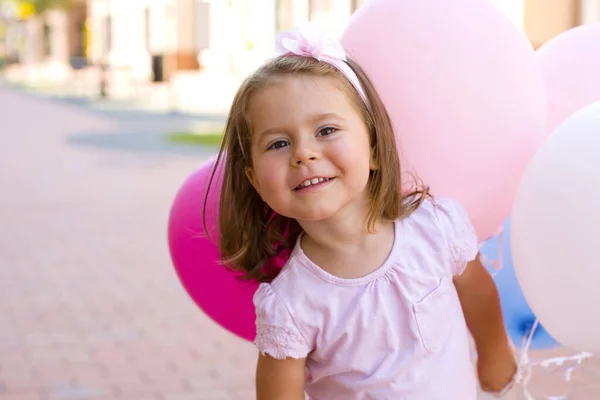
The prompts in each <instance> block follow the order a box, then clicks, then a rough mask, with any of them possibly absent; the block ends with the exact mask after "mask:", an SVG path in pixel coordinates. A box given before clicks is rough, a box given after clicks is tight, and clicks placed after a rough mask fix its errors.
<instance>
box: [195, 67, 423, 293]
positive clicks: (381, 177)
mask: <svg viewBox="0 0 600 400" xmlns="http://www.w3.org/2000/svg"><path fill="white" fill-rule="evenodd" d="M347 63H348V65H349V66H350V68H352V70H353V71H354V72H355V73H356V75H357V77H358V79H359V81H360V83H361V86H362V87H363V89H364V91H365V94H366V96H367V100H368V104H369V105H368V106H367V105H366V104H365V102H364V101H363V100H362V99H361V97H360V95H359V94H358V92H357V91H356V90H355V89H354V87H353V86H352V84H351V83H350V82H349V81H348V80H347V79H346V78H345V77H344V76H343V75H342V74H341V73H340V72H339V71H338V70H337V69H336V68H335V67H333V66H331V65H329V64H327V63H325V62H319V61H317V60H315V59H314V58H310V57H300V56H283V57H278V58H274V59H272V60H269V61H267V62H266V63H265V64H264V65H263V66H261V67H260V68H259V69H258V70H257V71H256V72H254V73H253V74H252V75H251V76H250V77H248V78H247V79H246V80H245V81H244V82H243V83H242V85H241V87H240V88H239V89H238V92H237V94H236V95H235V98H234V100H233V104H232V106H231V111H230V113H229V117H228V120H227V124H226V127H225V133H224V137H223V142H222V144H221V148H220V151H219V155H218V158H217V164H216V165H217V167H218V166H219V164H220V163H221V162H222V161H223V160H224V162H225V165H224V167H225V168H224V174H223V186H222V189H221V200H220V205H219V226H220V243H219V250H220V253H221V257H222V262H223V263H224V264H225V265H227V266H229V267H231V268H233V269H234V270H237V271H242V272H245V277H246V278H248V279H255V280H257V281H259V282H264V281H269V280H272V279H273V278H274V277H275V276H276V275H277V273H278V272H279V270H278V268H276V267H271V266H270V265H271V263H270V260H271V259H272V258H273V257H274V256H276V255H277V254H279V253H280V252H282V251H286V250H288V251H289V250H291V249H292V248H293V246H294V245H295V242H296V240H297V238H298V235H299V234H300V233H301V232H302V228H301V227H300V225H299V224H298V223H297V222H296V220H294V219H291V218H287V217H283V216H281V215H279V214H276V213H275V212H274V211H273V210H272V209H271V208H270V207H269V206H268V205H267V204H266V203H265V202H264V201H263V200H262V199H261V197H260V196H259V194H258V192H257V191H256V190H255V189H254V187H253V186H252V185H251V183H250V181H249V180H248V178H247V176H246V174H245V171H246V168H248V167H252V158H251V152H250V146H251V142H250V139H251V134H252V132H251V124H250V115H249V114H248V107H249V105H250V101H251V100H252V96H253V95H254V94H255V93H257V92H258V91H259V90H261V89H262V88H264V87H266V86H268V85H270V84H272V83H273V82H274V81H275V79H278V78H281V77H285V76H291V75H295V76H298V75H305V76H311V75H313V76H315V75H316V76H331V77H335V78H337V79H338V81H339V82H340V83H341V85H342V87H343V89H344V90H345V91H346V92H347V93H348V94H349V95H350V96H352V97H353V99H354V101H355V104H356V106H357V107H358V109H359V110H361V113H362V117H363V119H364V121H365V124H366V126H367V128H368V131H369V135H370V144H371V151H372V154H373V159H374V162H375V164H376V165H377V167H378V168H377V169H376V170H374V171H371V175H370V178H369V182H368V191H369V194H370V197H371V208H370V211H369V214H368V219H367V221H366V222H367V226H368V228H369V230H372V229H373V228H374V226H375V223H376V222H377V221H379V220H395V219H399V218H405V217H407V216H408V215H410V214H411V213H412V212H413V211H414V210H416V209H417V208H418V207H419V206H420V205H421V203H422V201H423V200H424V198H425V197H426V196H428V195H429V190H428V188H427V187H422V186H420V185H415V186H414V187H413V190H412V191H411V192H410V193H408V194H406V195H404V194H403V193H402V182H401V172H400V160H399V156H398V151H397V147H396V140H395V136H394V131H393V127H392V123H391V121H390V118H389V115H388V113H387V111H386V109H385V106H384V105H383V102H382V100H381V99H380V97H379V95H378V94H377V92H376V91H375V88H374V87H373V84H372V83H371V81H370V80H369V78H368V77H367V75H366V74H365V72H364V71H363V70H362V69H361V68H360V66H359V65H358V64H356V63H355V62H353V61H352V60H350V59H349V60H348V61H347ZM217 167H215V170H214V171H213V174H212V176H211V181H210V184H209V190H210V185H212V181H213V178H214V176H215V172H216V171H217ZM415 183H416V182H415ZM207 197H208V194H207ZM204 211H205V212H206V199H205V201H204ZM205 230H206V224H205Z"/></svg>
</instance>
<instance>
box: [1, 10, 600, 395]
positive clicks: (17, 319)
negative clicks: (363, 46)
mask: <svg viewBox="0 0 600 400" xmlns="http://www.w3.org/2000/svg"><path fill="white" fill-rule="evenodd" d="M363 1H364V0H252V1H251V0H204V1H200V0H35V1H33V0H32V1H20V0H0V112H1V115H2V119H1V120H0V123H1V124H2V125H1V127H2V129H1V134H0V400H9V399H10V400H14V399H20V400H42V399H127V400H196V399H197V400H200V399H203V400H232V399H236V400H237V399H240V400H249V399H253V398H254V391H253V379H254V364H255V358H256V352H255V350H254V348H253V346H252V344H250V343H249V342H246V341H244V340H242V339H240V338H237V337H235V336H233V335H232V334H230V333H229V332H227V331H225V330H224V329H222V328H220V327H219V326H217V325H216V324H215V323H213V322H212V321H211V320H210V319H209V318H208V317H206V316H205V315H204V314H203V313H202V312H201V311H200V310H199V309H198V308H197V307H196V306H195V305H194V304H193V302H192V300H190V298H189V297H188V295H187V294H186V292H185V290H184V289H183V288H182V286H181V284H180V283H179V281H178V278H177V276H176V274H175V271H174V268H173V266H172V264H171V260H170V257H169V253H168V248H167V233H166V227H167V220H168V214H169V209H170V206H171V204H172V201H173V199H174V197H175V194H176V192H177V190H178V188H180V187H181V185H182V183H183V182H184V180H185V179H186V178H187V177H188V176H189V175H190V173H191V172H192V171H193V170H195V169H196V168H197V167H198V166H199V165H201V164H202V163H203V162H204V161H206V160H207V159H208V158H209V157H211V156H212V155H213V154H214V153H215V151H216V146H217V145H218V143H219V141H220V135H221V131H222V127H223V121H224V119H225V115H226V112H227V108H228V106H229V104H230V102H231V99H232V96H233V94H234V92H235V90H236V88H237V86H238V85H239V83H240V81H241V80H242V79H243V78H244V77H245V76H247V74H248V73H249V72H250V71H252V70H253V69H254V68H255V67H256V66H257V65H258V64H260V63H261V62H262V61H263V60H264V59H265V58H266V57H268V56H270V55H271V50H272V46H273V43H274V37H275V34H276V33H277V32H278V31H280V30H282V29H287V28H290V27H291V26H292V25H294V24H296V23H298V22H300V21H303V20H306V19H309V20H313V21H316V22H318V23H319V24H320V25H321V26H322V27H323V28H324V29H325V30H326V31H327V32H328V33H329V34H331V35H333V36H336V35H339V34H340V33H341V32H342V31H343V29H344V27H345V25H346V23H347V21H348V19H349V18H350V16H351V15H352V13H353V12H355V11H356V10H357V9H358V8H360V7H361V5H362V3H363ZM495 3H497V5H498V7H499V8H501V9H502V10H503V11H504V12H505V13H506V14H507V15H508V16H509V17H510V19H511V20H512V21H513V22H514V23H515V24H516V25H517V26H518V27H519V28H520V29H522V30H523V32H525V34H526V35H527V37H528V38H529V39H530V41H531V43H532V45H533V46H534V47H535V48H537V47H539V46H540V45H542V44H543V43H545V42H546V41H548V40H549V39H551V38H552V37H554V36H556V35H557V34H559V33H561V32H563V31H565V30H567V29H570V28H572V27H574V26H577V25H580V24H584V23H590V22H596V21H599V20H600V0H495ZM563 355H565V354H563ZM551 356H552V355H551V354H547V355H546V356H544V357H545V358H546V359H550V360H551ZM567 356H568V354H567ZM576 361H577V360H576ZM548 365H549V366H550V368H553V371H554V372H556V371H557V370H558V371H559V372H560V369H561V368H564V369H565V370H564V374H563V376H564V379H560V380H556V379H553V378H544V375H543V374H542V373H540V374H538V375H536V376H535V379H534V380H537V381H536V382H534V383H535V385H537V387H538V388H541V389H538V390H539V393H538V395H536V396H535V397H529V398H536V399H537V398H540V399H546V398H554V399H563V398H567V397H560V396H558V395H557V393H564V392H565V387H566V386H565V385H567V386H568V385H575V383H573V382H577V379H581V380H584V379H587V382H590V381H600V374H599V373H598V369H596V370H594V369H592V367H591V366H590V367H589V368H588V369H585V368H584V369H578V370H577V374H575V375H573V373H572V372H573V371H572V369H566V367H564V365H562V364H561V362H559V361H557V363H556V365H555V366H554V364H552V362H549V363H547V364H546V366H545V367H544V368H546V367H547V366H548ZM561 365H562V366H561ZM590 365H591V364H590ZM540 368H541V367H540ZM596 368H597V366H596ZM586 374H587V377H586ZM553 376H556V375H553ZM532 385H533V384H532ZM535 385H533V386H532V387H535ZM594 390H595V391H594ZM571 393H572V395H570V396H569V397H568V398H569V399H594V398H599V397H600V389H599V388H598V386H597V385H596V386H595V387H594V388H592V389H590V388H589V387H587V388H586V389H582V391H581V392H578V393H575V392H574V391H571ZM552 394H554V396H555V397H548V396H551V395H552ZM519 398H520V397H519ZM523 399H525V397H523Z"/></svg>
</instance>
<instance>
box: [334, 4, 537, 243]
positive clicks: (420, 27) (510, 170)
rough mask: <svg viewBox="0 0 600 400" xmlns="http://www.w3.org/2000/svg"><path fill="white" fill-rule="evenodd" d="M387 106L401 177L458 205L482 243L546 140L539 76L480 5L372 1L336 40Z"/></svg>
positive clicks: (520, 46)
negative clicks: (412, 175)
mask: <svg viewBox="0 0 600 400" xmlns="http://www.w3.org/2000/svg"><path fill="white" fill-rule="evenodd" d="M342 43H343V44H344V46H345V48H346V49H347V50H348V54H349V55H350V56H351V57H352V58H354V59H355V60H356V61H357V62H358V63H359V64H360V65H361V66H362V67H363V68H364V69H365V71H366V72H367V74H368V75H369V77H370V78H371V80H372V81H373V84H374V85H375V87H376V88H377V90H378V92H379V94H380V96H381V97H382V99H383V102H384V103H385V104H386V106H387V109H388V112H389V114H390V117H391V119H392V122H393V124H394V128H395V131H396V134H397V138H398V142H399V150H400V158H401V162H402V165H403V167H404V168H405V170H412V171H413V172H416V173H417V174H418V175H419V176H420V177H421V178H422V179H423V181H424V182H425V183H426V184H428V185H430V186H431V189H432V192H433V193H434V194H437V195H440V196H448V197H451V198H454V199H456V200H458V201H460V202H461V203H462V204H463V205H464V206H465V208H466V209H467V211H468V212H469V215H470V217H471V220H472V222H473V225H474V226H475V228H476V230H477V232H478V234H479V237H480V238H481V239H483V238H485V237H487V236H490V235H492V234H493V233H495V231H496V229H497V228H498V227H500V226H501V224H502V222H503V221H504V220H505V219H506V218H507V217H508V216H509V215H510V212H511V208H512V205H513V201H514V197H515V193H516V191H517V186H518V183H519V180H520V178H521V175H522V174H523V172H524V170H525V167H526V165H527V164H528V162H529V161H530V160H531V158H532V157H533V154H534V153H535V151H536V150H537V149H538V148H539V147H540V146H541V144H542V142H543V141H544V139H545V138H546V129H545V124H546V98H545V90H544V80H543V76H542V73H541V68H540V66H539V63H538V61H537V59H536V57H535V52H534V50H533V48H532V46H531V44H530V43H529V41H528V39H527V37H526V36H525V34H524V33H523V32H520V31H519V29H518V28H517V27H516V26H515V25H514V24H513V23H512V22H511V21H510V19H508V18H507V17H506V16H505V15H504V14H503V13H502V12H501V11H500V10H499V9H497V8H496V7H495V6H494V5H493V3H491V2H490V1H485V0H452V1H449V0H370V1H368V2H366V3H365V5H364V6H362V7H361V8H360V9H358V10H357V12H356V13H355V14H354V15H353V16H352V18H351V20H350V22H349V24H348V26H347V28H346V30H345V32H344V34H343V38H342Z"/></svg>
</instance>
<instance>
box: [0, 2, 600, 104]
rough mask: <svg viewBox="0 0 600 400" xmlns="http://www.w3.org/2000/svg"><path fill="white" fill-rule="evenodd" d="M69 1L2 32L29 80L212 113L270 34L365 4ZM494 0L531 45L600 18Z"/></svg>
mask: <svg viewBox="0 0 600 400" xmlns="http://www.w3.org/2000/svg"><path fill="white" fill-rule="evenodd" d="M73 1H74V4H75V7H73V8H72V9H70V10H69V11H66V12H64V11H56V10H54V11H49V12H47V13H45V15H43V16H39V15H38V16H28V17H27V18H16V19H15V20H14V23H13V24H11V25H10V29H8V30H7V32H6V36H9V37H12V38H13V39H14V40H10V43H13V45H14V46H13V47H14V48H12V49H11V48H8V47H7V48H6V50H5V51H6V52H11V51H12V52H13V53H14V52H15V51H16V52H17V53H18V58H19V61H20V62H21V65H22V66H24V67H26V68H27V70H28V71H29V72H30V73H29V75H31V71H38V74H37V75H39V71H40V70H44V71H48V70H49V71H52V73H46V74H42V75H43V76H44V77H46V78H52V79H56V80H59V81H62V82H68V79H70V78H69V77H70V76H71V75H69V73H70V72H69V71H71V72H73V68H72V67H75V68H78V67H81V66H83V67H85V68H83V70H82V73H83V75H82V74H79V76H85V77H86V78H85V79H86V80H89V81H91V82H94V83H92V84H91V86H98V82H102V81H103V79H105V80H106V79H108V81H109V86H110V88H109V90H108V92H109V93H110V94H111V95H114V94H115V93H117V92H118V91H119V90H121V91H123V90H124V89H127V88H133V87H134V86H135V87H136V89H135V90H134V89H132V90H129V89H127V90H129V91H127V90H125V92H127V95H128V96H138V97H139V96H144V95H145V94H144V93H149V92H143V91H142V92H140V90H138V88H139V87H145V86H150V87H165V86H168V91H169V96H171V95H173V96H175V101H176V102H177V103H178V104H191V103H196V104H199V103H202V102H204V103H205V104H200V106H202V107H204V106H206V107H208V108H210V107H212V106H214V107H216V108H219V107H220V106H219V105H218V104H227V103H228V102H229V101H230V98H231V96H232V93H233V91H234V90H235V89H236V87H237V85H238V83H239V80H240V79H241V78H243V77H245V76H246V75H247V74H248V73H249V72H250V71H252V70H254V69H255V68H256V66H257V65H258V64H260V63H261V62H262V61H263V60H264V59H265V57H268V56H269V55H271V54H272V49H273V42H274V38H275V35H276V34H277V32H279V31H281V30H284V29H288V28H290V27H291V26H293V25H295V24H296V23H298V22H301V21H305V20H312V21H315V22H316V23H318V24H319V25H320V26H321V27H322V28H323V29H325V31H326V32H327V33H328V34H330V35H332V36H339V35H340V34H341V33H342V31H343V29H344V27H345V26H346V24H347V22H348V20H349V18H350V16H351V15H352V13H353V12H354V11H355V10H357V9H358V8H359V7H361V6H362V5H363V4H364V3H365V2H367V1H369V0H73ZM491 1H492V2H493V3H495V4H496V5H497V7H498V8H499V9H501V10H502V11H503V12H504V13H505V14H506V15H507V16H508V17H509V18H510V19H511V20H512V21H513V22H514V23H515V25H516V26H518V27H519V29H521V30H522V31H523V32H525V34H526V35H527V36H528V38H529V39H530V41H531V43H532V44H533V46H534V47H535V48H537V47H539V46H540V45H542V44H543V43H545V42H546V41H548V40H549V39H551V38H552V37H554V36H556V35H557V34H559V33H561V32H563V31H565V30H567V29H570V28H572V27H574V26H577V25H580V24H582V23H590V22H596V21H600V0H491ZM7 43H8V42H7ZM82 56H83V57H84V59H85V60H86V63H82V62H81V57H82ZM86 64H89V65H88V66H87V67H86ZM99 66H106V70H103V69H101V68H99ZM49 68H50V69H49ZM60 71H62V72H60ZM103 71H105V72H103ZM33 75H34V76H37V75H36V74H33ZM164 82H168V85H165V84H163V83H164ZM140 93H141V94H140Z"/></svg>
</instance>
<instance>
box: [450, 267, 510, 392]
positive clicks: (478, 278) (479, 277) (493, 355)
mask: <svg viewBox="0 0 600 400" xmlns="http://www.w3.org/2000/svg"><path fill="white" fill-rule="evenodd" d="M454 285H455V287H456V290H457V292H458V297H459V299H460V303H461V306H462V310H463V313H464V315H465V320H466V322H467V326H468V328H469V330H470V331H471V335H472V336H473V339H474V340H475V346H476V348H477V354H478V366H477V367H478V372H479V380H480V383H481V387H482V389H483V390H486V391H490V392H498V391H501V390H502V389H503V388H504V387H505V386H506V385H508V384H509V383H510V382H511V381H512V379H513V377H514V375H515V373H516V370H517V364H516V362H515V359H514V354H513V351H512V348H511V347H510V344H509V339H508V336H507V335H506V330H505V327H504V321H503V318H502V309H501V308H500V298H499V296H498V291H497V290H496V285H495V283H494V281H493V280H492V277H491V275H490V274H489V273H488V272H487V270H486V269H485V267H484V266H483V265H482V264H481V262H480V261H479V256H477V257H475V259H474V260H473V261H471V262H469V263H468V264H467V267H466V268H465V270H464V272H463V273H462V274H460V275H457V276H455V277H454Z"/></svg>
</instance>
